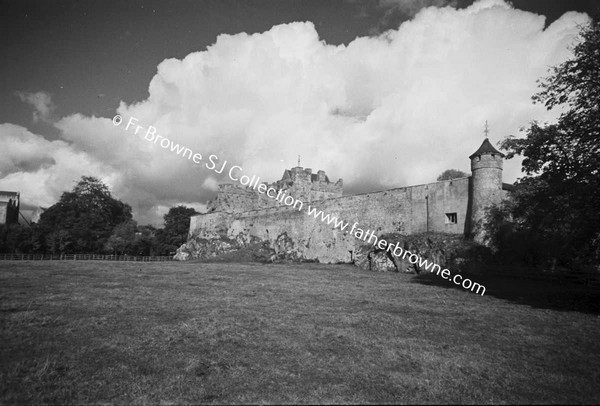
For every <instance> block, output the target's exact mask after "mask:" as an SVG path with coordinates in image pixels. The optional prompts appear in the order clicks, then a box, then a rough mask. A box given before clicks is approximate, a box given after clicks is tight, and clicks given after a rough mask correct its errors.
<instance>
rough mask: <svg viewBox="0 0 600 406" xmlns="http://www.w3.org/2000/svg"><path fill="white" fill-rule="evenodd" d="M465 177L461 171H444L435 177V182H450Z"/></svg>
mask: <svg viewBox="0 0 600 406" xmlns="http://www.w3.org/2000/svg"><path fill="white" fill-rule="evenodd" d="M467 176H469V175H467V174H466V173H464V172H463V171H459V170H458V169H446V170H445V171H444V172H442V174H441V175H440V176H438V177H437V180H438V181H440V180H452V179H458V178H466V177H467Z"/></svg>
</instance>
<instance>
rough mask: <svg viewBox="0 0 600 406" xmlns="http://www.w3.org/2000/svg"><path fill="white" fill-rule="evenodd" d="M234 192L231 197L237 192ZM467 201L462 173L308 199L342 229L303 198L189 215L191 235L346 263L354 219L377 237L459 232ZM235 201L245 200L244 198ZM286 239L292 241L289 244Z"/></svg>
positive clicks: (352, 248)
mask: <svg viewBox="0 0 600 406" xmlns="http://www.w3.org/2000/svg"><path fill="white" fill-rule="evenodd" d="M236 193H237V192H236ZM236 193H232V194H231V196H237V195H236ZM232 199H233V198H232ZM267 199H269V200H273V199H270V198H267ZM468 200H469V178H462V179H455V180H452V181H443V182H436V183H431V184H426V185H418V186H410V187H404V188H397V189H391V190H386V191H382V192H374V193H366V194H360V195H351V196H342V197H336V198H330V199H326V200H321V201H313V202H311V203H310V205H311V206H312V207H314V208H316V209H317V210H321V211H322V212H323V214H324V215H329V216H330V217H337V219H339V220H342V221H344V222H345V223H348V226H347V227H346V228H345V229H344V231H342V230H340V228H339V227H338V228H336V227H335V225H334V224H333V223H332V224H330V225H329V224H327V223H326V222H323V221H321V217H320V216H319V217H318V218H315V217H314V216H313V215H308V207H309V202H308V201H304V202H303V203H304V208H303V210H302V211H298V210H297V209H294V208H293V207H287V206H283V207H282V206H273V207H261V208H258V209H255V210H249V211H245V212H243V213H238V214H227V213H219V212H214V213H208V214H200V215H197V216H194V217H192V219H191V224H190V236H191V235H195V236H197V237H200V238H214V237H217V236H219V235H221V236H225V235H226V236H227V238H230V239H236V238H237V239H240V238H241V239H242V240H245V241H246V242H250V237H251V236H254V237H258V238H260V239H261V240H265V241H269V242H270V243H271V246H272V247H275V248H276V250H278V249H286V250H289V249H293V250H296V251H297V252H298V253H299V256H301V257H303V258H305V259H318V260H319V261H320V262H350V260H351V253H350V252H349V251H355V250H356V248H357V247H358V246H359V245H361V244H365V241H361V240H359V239H358V238H356V237H355V236H354V235H353V234H350V230H351V228H352V225H353V224H354V223H355V222H356V223H358V225H357V227H358V228H360V229H362V230H363V231H364V232H367V230H370V231H371V232H373V234H374V235H375V236H379V235H381V234H384V233H392V232H395V233H402V234H414V233H419V232H424V231H437V232H446V233H453V234H462V233H464V232H465V226H466V220H467V219H468V218H469V213H468V210H469V208H468ZM238 202H239V203H240V204H245V203H244V202H243V198H242V199H240V200H239V201H238ZM244 207H248V206H244ZM250 207H256V205H255V206H250ZM446 213H454V214H456V222H448V221H447V216H446ZM290 241H292V242H293V243H292V245H293V246H292V247H290ZM371 241H372V242H373V241H375V240H374V239H372V240H371ZM284 243H285V244H284Z"/></svg>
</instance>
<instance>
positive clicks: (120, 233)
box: [105, 220, 137, 255]
mask: <svg viewBox="0 0 600 406" xmlns="http://www.w3.org/2000/svg"><path fill="white" fill-rule="evenodd" d="M136 233H137V223H136V222H135V221H133V220H127V221H124V222H122V223H120V224H117V225H116V226H115V228H114V229H113V232H112V234H111V235H110V237H108V240H107V241H106V245H105V247H106V249H107V250H108V251H111V252H113V253H116V254H118V255H123V254H132V253H133V254H135V252H132V248H133V247H134V245H135V242H136Z"/></svg>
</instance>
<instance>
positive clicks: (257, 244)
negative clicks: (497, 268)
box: [175, 233, 488, 273]
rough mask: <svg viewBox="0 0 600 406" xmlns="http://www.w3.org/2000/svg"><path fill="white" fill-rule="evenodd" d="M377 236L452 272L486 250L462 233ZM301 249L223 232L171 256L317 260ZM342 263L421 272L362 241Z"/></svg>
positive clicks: (471, 265) (472, 264) (289, 242)
mask: <svg viewBox="0 0 600 406" xmlns="http://www.w3.org/2000/svg"><path fill="white" fill-rule="evenodd" d="M378 239H384V240H385V241H387V242H388V243H389V244H390V245H393V246H396V244H397V243H399V246H400V247H402V248H403V250H405V251H410V253H413V254H417V255H419V256H420V257H421V258H423V259H424V260H428V261H429V262H433V263H436V264H438V265H439V266H440V267H442V269H445V268H447V269H451V270H452V271H453V272H460V271H469V272H472V273H476V272H477V268H478V266H479V265H480V264H482V263H483V262H484V257H485V255H487V253H488V250H487V249H486V248H485V247H482V246H480V245H479V244H477V243H474V242H473V241H469V240H466V239H465V238H464V237H463V236H460V235H453V234H441V233H421V234H415V235H403V234H399V233H388V234H382V235H380V236H379V237H378ZM355 240H356V239H355ZM305 249H306V247H299V246H298V242H297V241H294V239H293V238H292V237H290V236H289V235H288V234H287V233H282V234H280V235H278V236H277V237H276V238H274V239H273V240H271V241H270V240H261V239H259V238H257V237H252V236H247V235H244V234H243V233H240V234H239V235H238V236H237V238H233V239H232V238H229V237H227V236H224V235H222V236H215V237H213V238H208V239H207V238H190V239H189V241H188V242H187V243H186V244H184V245H182V246H181V247H180V248H179V249H178V250H177V255H176V257H175V258H176V259H179V260H187V259H202V260H208V261H236V262H245V261H253V262H288V261H292V262H313V261H315V262H318V259H316V260H315V258H311V257H307V256H306V255H305V253H306V250H305ZM346 262H348V263H354V264H355V265H356V266H358V267H360V268H362V269H365V270H369V271H374V272H404V273H420V272H425V269H423V268H422V267H420V266H419V264H418V263H415V264H413V263H411V262H409V260H408V256H405V257H404V258H403V257H401V256H396V255H393V253H391V252H389V251H387V250H381V249H379V248H377V247H375V246H374V245H372V244H365V243H363V244H360V245H359V246H358V247H355V249H354V251H353V255H352V258H351V259H349V260H348V261H346Z"/></svg>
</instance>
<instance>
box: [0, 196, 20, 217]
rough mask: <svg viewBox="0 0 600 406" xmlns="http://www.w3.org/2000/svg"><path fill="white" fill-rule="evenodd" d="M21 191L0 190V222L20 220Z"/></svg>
mask: <svg viewBox="0 0 600 406" xmlns="http://www.w3.org/2000/svg"><path fill="white" fill-rule="evenodd" d="M19 198H20V196H19V193H18V192H0V224H14V223H18V222H19Z"/></svg>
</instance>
